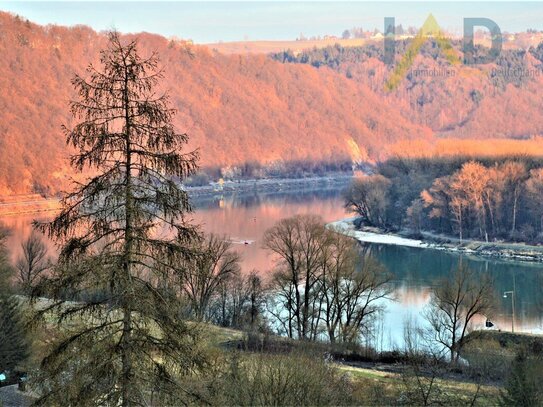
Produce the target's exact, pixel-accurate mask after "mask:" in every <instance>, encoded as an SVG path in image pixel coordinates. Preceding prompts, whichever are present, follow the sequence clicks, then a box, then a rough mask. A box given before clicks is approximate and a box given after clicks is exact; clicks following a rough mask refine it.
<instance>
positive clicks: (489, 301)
mask: <svg viewBox="0 0 543 407" xmlns="http://www.w3.org/2000/svg"><path fill="white" fill-rule="evenodd" d="M494 298H495V292H494V287H493V281H492V279H491V278H490V276H489V275H488V274H482V275H477V274H476V273H475V272H474V271H473V270H471V269H469V268H467V267H465V266H462V265H460V266H459V267H458V268H457V269H456V270H455V271H454V273H452V274H451V275H450V276H449V277H447V278H444V279H443V280H442V281H440V282H438V284H437V285H436V287H435V288H434V290H433V293H432V300H431V302H430V305H429V308H428V309H427V311H426V318H427V320H428V322H429V323H430V326H431V328H430V335H431V336H432V337H433V339H434V341H435V342H437V343H438V344H440V345H442V346H443V347H444V348H445V349H446V350H447V351H448V352H449V355H450V361H451V362H453V363H456V362H458V358H459V356H460V350H461V348H462V346H463V345H464V344H465V338H466V334H467V333H468V332H469V329H470V328H471V323H472V322H473V318H474V317H475V316H476V315H480V316H488V315H489V314H490V313H491V312H492V310H493V308H494V304H495V303H494Z"/></svg>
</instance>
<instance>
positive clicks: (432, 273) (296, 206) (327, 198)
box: [2, 186, 543, 348]
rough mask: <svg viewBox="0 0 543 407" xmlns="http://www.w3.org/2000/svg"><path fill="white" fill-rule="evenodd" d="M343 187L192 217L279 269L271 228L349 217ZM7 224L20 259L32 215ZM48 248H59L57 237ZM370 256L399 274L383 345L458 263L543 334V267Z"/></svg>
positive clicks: (213, 202)
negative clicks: (271, 249)
mask: <svg viewBox="0 0 543 407" xmlns="http://www.w3.org/2000/svg"><path fill="white" fill-rule="evenodd" d="M340 191H341V188H340V187H338V186H336V187H332V188H328V189H324V190H322V189H321V190H305V191H296V192H293V191H284V192H273V193H256V192H252V193H243V194H230V195H224V196H223V195H217V196H214V197H207V198H205V199H197V200H195V201H194V204H195V209H196V210H195V212H194V214H193V219H194V221H195V222H196V223H198V224H200V225H201V226H202V228H203V229H204V230H205V231H207V232H213V233H217V234H221V235H222V234H227V235H230V237H231V239H232V240H233V241H235V242H236V243H237V245H236V247H237V249H238V250H239V251H240V253H241V254H242V256H243V270H245V271H249V270H252V269H257V270H260V271H261V272H262V274H264V275H265V274H267V273H269V271H270V270H271V269H272V268H273V259H272V258H271V256H270V255H269V254H268V253H267V252H266V251H264V250H263V249H262V248H261V245H262V241H261V240H262V236H263V234H264V231H265V230H266V229H268V228H269V227H271V226H272V225H273V224H274V223H275V222H277V221H278V220H279V219H282V218H285V217H289V216H292V215H295V214H306V213H311V214H318V215H320V216H322V218H323V219H324V221H332V220H337V219H340V218H342V217H345V216H346V214H345V212H344V209H343V206H342V201H341V198H340ZM43 218H44V217H42V219H43ZM2 221H3V223H4V224H5V225H6V226H7V227H8V228H10V229H11V231H12V234H11V236H10V238H9V240H8V248H9V249H10V251H11V252H12V256H13V257H16V256H17V255H18V254H19V253H20V242H21V241H22V240H23V239H24V238H26V237H27V236H28V235H29V234H30V231H31V227H30V224H31V221H32V216H28V215H25V216H17V217H13V216H12V217H6V218H4V219H2ZM246 243H247V244H246ZM49 245H50V246H51V247H53V245H52V244H51V243H50V242H49ZM364 253H365V254H364V255H369V256H372V257H374V258H375V259H376V260H378V261H379V262H381V263H382V264H383V265H384V266H385V267H386V268H387V269H388V270H389V271H390V272H392V273H393V274H394V275H395V281H394V284H395V288H396V290H395V298H396V301H395V302H390V301H389V302H387V304H386V306H387V312H386V314H385V316H384V320H383V321H382V323H381V324H380V325H381V328H380V332H379V336H380V339H379V342H380V343H381V346H382V347H384V348H390V347H391V346H393V345H399V344H401V343H402V337H403V330H404V323H405V321H407V320H409V319H410V320H412V321H413V322H414V323H422V321H423V318H422V312H423V309H424V307H425V305H426V304H427V303H428V300H429V298H430V292H431V288H432V286H433V285H434V284H436V282H437V281H438V280H439V278H441V277H444V276H446V275H447V274H448V273H450V272H451V271H452V270H454V269H455V268H456V267H457V266H458V264H459V263H463V264H464V265H467V266H468V267H470V268H473V269H474V270H476V271H477V272H490V273H491V274H492V275H493V276H494V278H495V281H496V291H497V294H498V297H499V300H498V305H499V309H498V310H496V313H495V315H494V318H493V321H494V322H495V323H496V324H497V326H498V327H499V328H501V329H503V330H510V328H511V314H512V310H511V300H510V299H508V298H503V296H502V294H503V292H504V291H510V290H512V289H514V290H515V293H516V304H515V305H516V321H515V328H516V329H517V330H518V331H525V332H533V333H542V332H543V320H542V318H541V315H542V311H543V295H542V294H543V267H542V265H540V264H531V263H520V262H507V261H497V260H489V259H482V258H477V257H473V256H465V255H463V256H460V255H456V254H453V253H447V252H441V251H433V250H425V249H416V248H405V247H397V246H385V245H367V246H366V247H365V250H364ZM483 322H484V321H483V320H480V321H479V323H483Z"/></svg>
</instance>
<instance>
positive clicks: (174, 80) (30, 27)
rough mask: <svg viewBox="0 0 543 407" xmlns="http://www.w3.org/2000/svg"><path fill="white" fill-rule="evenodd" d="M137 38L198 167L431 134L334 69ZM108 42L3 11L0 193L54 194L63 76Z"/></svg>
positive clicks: (318, 157)
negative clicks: (158, 66)
mask: <svg viewBox="0 0 543 407" xmlns="http://www.w3.org/2000/svg"><path fill="white" fill-rule="evenodd" d="M138 37H139V41H140V49H141V51H142V53H143V54H150V53H151V52H152V51H156V52H157V53H158V55H159V57H160V59H161V63H162V65H163V66H164V75H165V81H164V82H165V84H166V85H165V86H164V89H163V90H167V91H168V92H169V94H170V96H171V100H172V102H173V105H174V106H175V107H176V108H177V109H178V114H177V116H176V117H175V125H176V126H177V128H178V130H180V131H185V132H187V133H188V134H189V136H190V146H191V148H201V150H202V155H201V156H202V157H201V158H202V159H201V165H202V166H204V167H215V168H217V167H218V168H221V167H225V166H228V165H239V164H243V163H247V162H258V163H261V164H271V163H277V162H279V163H281V162H289V161H292V160H311V161H323V162H330V161H333V162H341V161H346V160H347V161H351V160H357V161H360V160H368V159H369V158H372V159H378V158H382V157H384V156H386V149H385V146H386V145H390V144H391V143H393V142H396V141H399V140H405V139H415V138H417V139H419V138H424V139H429V138H430V137H431V132H430V130H429V129H427V128H426V127H424V126H419V125H413V124H411V123H410V122H409V121H408V120H407V119H404V118H402V117H401V115H400V114H399V113H398V110H397V108H396V107H395V106H394V104H393V103H389V102H387V101H385V100H383V98H381V97H380V96H378V95H376V94H375V93H374V92H372V91H371V90H370V89H369V88H368V87H367V86H364V85H361V84H359V83H356V82H354V81H351V80H349V79H348V78H346V77H345V76H344V75H341V74H338V73H336V72H334V71H332V70H318V69H315V68H314V67H312V66H305V65H285V64H282V63H279V62H276V61H273V60H272V59H270V58H268V57H266V56H263V55H260V56H237V55H231V56H225V55H222V54H219V53H215V52H212V51H211V50H209V49H207V48H205V47H199V46H194V45H190V44H188V43H184V42H180V41H170V40H167V39H166V38H163V37H160V36H157V35H151V34H145V33H144V34H140V35H138ZM104 45H105V35H104V34H98V33H96V32H94V31H92V30H91V29H89V28H87V27H83V26H78V27H73V28H63V27H57V26H48V27H42V26H38V25H35V24H32V23H30V22H28V21H25V20H23V19H21V18H18V17H14V16H12V15H10V14H6V13H2V14H0V52H1V54H2V56H3V57H2V58H1V59H0V72H2V75H1V76H0V89H2V92H1V94H0V174H1V175H0V193H4V194H5V193H22V192H45V193H52V192H56V191H58V190H59V188H61V187H63V186H64V185H65V184H66V181H67V174H70V172H69V171H67V170H66V168H67V164H68V161H67V160H66V157H67V149H66V148H65V146H64V135H63V134H62V131H61V125H62V124H63V123H64V124H68V125H69V124H70V123H69V111H68V101H69V100H70V98H72V97H73V96H74V95H73V94H72V93H71V85H70V79H71V78H72V77H73V75H74V74H75V73H77V74H80V75H85V71H84V69H85V67H86V66H87V65H88V63H90V62H96V61H97V58H98V51H99V49H101V48H103V47H104ZM276 165H277V164H276ZM279 165H280V164H279Z"/></svg>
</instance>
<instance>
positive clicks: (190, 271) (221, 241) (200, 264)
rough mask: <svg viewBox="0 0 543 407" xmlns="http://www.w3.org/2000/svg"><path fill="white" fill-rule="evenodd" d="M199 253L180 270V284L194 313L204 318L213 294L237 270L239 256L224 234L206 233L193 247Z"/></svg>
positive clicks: (238, 268) (197, 316)
mask: <svg viewBox="0 0 543 407" xmlns="http://www.w3.org/2000/svg"><path fill="white" fill-rule="evenodd" d="M196 250H197V251H198V253H199V255H198V256H197V258H196V259H195V261H194V262H193V263H189V264H188V265H187V267H186V268H185V270H184V271H183V273H182V277H184V279H183V280H182V287H183V290H184V292H185V294H186V295H187V297H188V299H189V301H190V304H191V307H192V311H193V313H194V316H195V317H196V318H197V319H198V320H202V319H204V317H205V314H206V311H207V309H208V307H209V303H210V301H211V298H212V297H213V295H215V294H216V293H217V289H218V288H219V287H220V285H221V284H222V283H224V282H226V280H227V279H229V278H232V277H233V276H234V275H236V274H238V273H239V272H240V266H239V262H240V256H239V254H238V253H237V252H235V251H234V250H232V243H230V242H229V241H228V240H227V238H226V237H225V236H222V237H220V236H217V235H213V234H211V235H209V236H208V237H207V238H206V239H205V240H204V241H203V242H202V243H201V244H200V245H199V246H198V247H197V249H196Z"/></svg>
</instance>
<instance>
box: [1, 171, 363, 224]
mask: <svg viewBox="0 0 543 407" xmlns="http://www.w3.org/2000/svg"><path fill="white" fill-rule="evenodd" d="M351 179H352V174H348V173H334V174H329V175H326V176H321V177H304V178H266V179H244V180H236V181H224V182H221V183H219V182H211V183H209V184H207V185H202V186H198V187H184V189H185V190H186V191H187V192H188V194H189V196H190V197H191V198H192V199H194V200H206V199H212V198H215V197H221V196H225V195H233V194H237V193H253V192H259V193H260V192H263V193H278V192H284V191H285V192H286V191H308V190H320V189H337V188H342V187H344V186H347V185H348V183H349V182H350V180H351ZM60 208H61V206H60V200H59V199H58V198H57V197H47V198H45V197H43V196H41V195H39V194H28V195H10V196H0V216H14V215H24V214H39V213H44V212H56V211H58V210H60Z"/></svg>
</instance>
